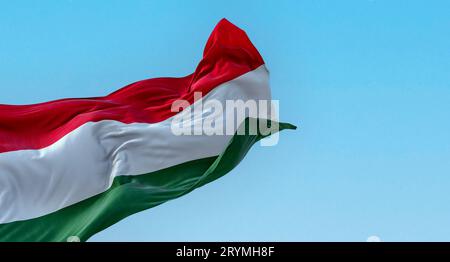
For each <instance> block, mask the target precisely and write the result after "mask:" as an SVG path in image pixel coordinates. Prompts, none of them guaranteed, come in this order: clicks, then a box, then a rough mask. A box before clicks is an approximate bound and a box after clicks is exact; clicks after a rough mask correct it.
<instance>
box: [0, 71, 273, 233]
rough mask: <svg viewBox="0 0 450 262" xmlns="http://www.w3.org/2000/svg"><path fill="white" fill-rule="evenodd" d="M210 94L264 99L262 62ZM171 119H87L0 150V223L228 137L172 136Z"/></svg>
mask: <svg viewBox="0 0 450 262" xmlns="http://www.w3.org/2000/svg"><path fill="white" fill-rule="evenodd" d="M212 99H216V100H218V101H221V103H222V104H223V105H224V104H225V101H226V100H230V99H233V100H234V99H242V100H249V99H255V100H259V99H265V100H267V99H270V89H269V84H268V73H267V70H266V68H265V67H264V65H263V66H260V67H259V68H257V69H255V70H254V71H251V72H249V73H247V74H245V75H242V76H240V77H238V78H236V79H233V80H231V81H229V82H227V83H225V84H222V85H220V86H218V87H216V88H215V89H214V90H212V91H211V92H210V93H209V94H208V95H206V96H205V97H203V101H202V102H203V103H206V101H208V100H212ZM198 102H199V101H197V102H196V103H198ZM194 105H195V104H194ZM184 112H186V110H185V111H184ZM205 115H207V114H206V113H204V114H203V115H202V116H198V117H200V118H204V117H205ZM172 119H173V117H172V118H169V119H167V120H165V121H162V122H159V123H155V124H142V123H134V124H123V123H121V122H117V121H112V120H104V121H100V122H88V123H86V124H84V125H82V126H81V127H79V128H77V129H76V130H74V131H72V132H71V133H69V134H67V135H66V136H65V137H63V138H62V139H60V140H59V141H57V142H56V143H54V144H52V145H50V146H48V147H46V148H44V149H40V150H19V151H12V152H6V153H1V154H0V224H2V223H8V222H13V221H20V220H27V219H32V218H36V217H40V216H43V215H46V214H49V213H52V212H54V211H57V210H59V209H61V208H64V207H67V206H69V205H72V204H74V203H77V202H80V201H82V200H84V199H87V198H89V197H92V196H95V195H97V194H99V193H102V192H104V191H106V190H107V189H108V188H109V187H110V186H111V183H112V181H113V179H114V177H116V176H125V175H140V174H145V173H150V172H153V171H157V170H160V169H163V168H167V167H170V166H174V165H177V164H181V163H184V162H187V161H191V160H195V159H201V158H206V157H211V156H217V155H219V154H220V153H221V152H222V151H223V150H224V149H225V147H226V146H227V144H228V142H229V140H230V136H216V135H214V136H206V135H202V136H175V135H173V134H172V132H171V130H170V128H171V127H170V124H171V120H172Z"/></svg>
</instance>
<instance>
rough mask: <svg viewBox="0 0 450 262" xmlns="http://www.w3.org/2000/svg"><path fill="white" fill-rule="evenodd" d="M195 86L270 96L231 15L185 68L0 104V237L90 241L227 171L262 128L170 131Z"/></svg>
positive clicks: (230, 95) (210, 95) (208, 93)
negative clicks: (87, 92)
mask: <svg viewBox="0 0 450 262" xmlns="http://www.w3.org/2000/svg"><path fill="white" fill-rule="evenodd" d="M195 92H202V94H203V97H202V98H201V99H202V102H203V103H206V102H208V101H209V100H212V99H215V100H217V101H221V102H223V103H225V101H226V100H229V99H242V100H248V99H253V100H262V99H270V89H269V83H268V71H267V69H266V67H265V65H264V61H263V59H262V57H261V56H260V54H259V53H258V51H257V50H256V49H255V47H254V46H253V45H252V43H251V42H250V40H249V39H248V37H247V35H246V34H245V32H244V31H242V30H241V29H239V28H237V27H236V26H234V25H233V24H231V23H230V22H228V21H227V20H222V21H220V22H219V24H218V25H217V26H216V27H215V29H214V31H213V32H212V34H211V36H210V38H209V39H208V41H207V44H206V47H205V50H204V54H203V59H202V60H201V62H200V63H199V65H198V67H197V68H196V70H195V72H194V73H193V74H191V75H189V76H186V77H182V78H154V79H148V80H143V81H139V82H136V83H133V84H130V85H128V86H126V87H124V88H122V89H120V90H118V91H116V92H114V93H112V94H109V95H107V96H105V97H93V98H75V99H62V100H56V101H51V102H46V103H40V104H34V105H0V241H71V240H74V239H79V240H81V241H86V240H87V239H88V238H89V237H91V236H92V235H94V234H95V233H97V232H99V231H101V230H103V229H105V228H107V227H109V226H111V225H113V224H114V223H116V222H118V221H119V220H121V219H123V218H125V217H127V216H129V215H131V214H134V213H136V212H139V211H142V210H145V209H148V208H151V207H154V206H156V205H159V204H162V203H164V202H166V201H168V200H171V199H174V198H177V197H180V196H182V195H184V194H186V193H188V192H190V191H192V190H194V189H195V188H198V187H200V186H202V185H204V184H206V183H209V182H211V181H213V180H215V179H217V178H219V177H221V176H223V175H224V174H226V173H227V172H229V171H230V170H231V169H233V168H234V167H235V166H236V165H237V164H238V163H239V162H240V161H241V160H242V159H243V157H244V156H245V154H246V153H247V152H248V150H249V149H250V147H251V146H252V145H253V144H254V143H255V142H257V141H258V140H259V139H261V138H263V137H264V136H266V135H263V134H261V133H257V134H255V135H250V134H245V135H237V134H234V135H205V134H203V135H192V136H190V135H174V134H173V132H171V121H172V120H173V119H174V117H176V116H177V115H179V114H181V113H183V112H184V111H185V110H186V109H185V110H183V111H182V112H173V110H172V104H173V102H174V101H176V100H179V99H183V100H186V101H188V102H189V103H190V106H193V105H194V104H195V103H198V101H195V100H194V93H195ZM202 116H203V115H202V114H201V115H200V116H199V117H200V118H201V117H202ZM249 119H250V118H247V119H246V120H245V122H248V121H249ZM194 122H195V121H193V122H192V123H191V124H192V125H194ZM245 122H244V123H242V124H245ZM237 128H238V127H237V126H236V130H237ZM293 128H295V127H294V126H292V125H290V124H284V123H280V125H279V130H282V129H293Z"/></svg>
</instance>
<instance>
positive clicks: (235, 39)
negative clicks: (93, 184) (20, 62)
mask: <svg viewBox="0 0 450 262" xmlns="http://www.w3.org/2000/svg"><path fill="white" fill-rule="evenodd" d="M262 64H264V61H263V59H262V57H261V56H260V54H259V53H258V51H257V50H256V48H255V47H254V46H253V45H252V43H251V42H250V40H249V39H248V37H247V35H246V34H245V32H244V31H242V30H241V29H239V28H237V27H236V26H234V25H233V24H231V23H230V22H228V21H227V20H225V19H223V20H221V21H220V22H219V24H218V25H217V26H216V27H215V28H214V31H213V32H212V34H211V36H210V37H209V39H208V42H207V44H206V47H205V50H204V53H203V59H202V61H201V62H200V63H199V65H198V67H197V69H196V70H195V72H194V73H193V74H191V75H189V76H186V77H182V78H154V79H148V80H143V81H139V82H136V83H133V84H131V85H128V86H126V87H124V88H122V89H120V90H118V91H116V92H114V93H112V94H110V95H108V96H105V97H94V98H75V99H63V100H56V101H51V102H46V103H41V104H35V105H0V153H2V152H7V151H14V150H22V149H40V148H44V147H47V146H49V145H51V144H53V143H55V142H56V141H58V140H59V139H60V138H62V137H63V136H65V135H66V134H68V133H70V132H71V131H73V130H74V129H76V128H78V127H80V126H81V125H83V124H85V123H87V122H97V121H101V120H116V121H120V122H123V123H135V122H139V123H156V122H160V121H163V120H165V119H167V118H169V117H171V116H173V115H174V114H175V113H173V112H171V110H170V108H171V106H172V102H173V101H174V100H177V99H185V100H187V101H190V103H192V102H193V100H194V98H193V95H194V92H196V91H199V92H202V93H203V95H205V94H207V93H208V92H209V91H211V90H212V89H214V88H215V87H216V86H218V85H220V84H222V83H224V82H227V81H230V80H232V79H234V78H236V77H238V76H240V75H243V74H245V73H247V72H250V71H252V70H254V69H256V68H257V67H259V66H260V65H262Z"/></svg>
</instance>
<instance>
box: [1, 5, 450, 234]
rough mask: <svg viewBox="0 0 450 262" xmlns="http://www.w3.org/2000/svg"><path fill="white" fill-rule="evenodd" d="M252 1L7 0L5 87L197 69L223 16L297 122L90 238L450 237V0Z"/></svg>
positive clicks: (58, 90) (34, 93) (92, 85)
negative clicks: (197, 183) (262, 64)
mask: <svg viewBox="0 0 450 262" xmlns="http://www.w3.org/2000/svg"><path fill="white" fill-rule="evenodd" d="M243 2H244V1H229V0H227V1H214V3H213V1H181V0H180V1H144V0H142V1H137V0H130V1H118V0H108V1H106V0H103V1H101V0H95V1H87V0H86V1H76V0H73V1H57V0H53V1H50V0H49V1H39V2H38V1H31V0H29V1H3V2H2V5H1V8H0V103H3V104H28V103H36V102H42V101H47V100H53V99H58V98H64V97H85V96H101V95H105V94H107V93H109V92H112V91H114V90H116V89H118V88H120V87H122V86H124V85H126V84H128V83H131V82H134V81H136V80H140V79H145V78H151V77H159V76H183V75H187V74H189V73H191V72H192V71H193V70H194V69H195V67H196V64H197V63H198V61H199V60H200V58H201V54H202V50H203V46H204V44H205V42H206V39H207V37H208V35H209V33H210V32H211V30H212V29H213V27H214V26H215V24H216V23H217V22H218V21H219V20H220V19H221V18H223V17H225V18H227V19H229V20H230V21H231V22H233V23H235V24H236V25H238V26H240V27H241V28H243V29H244V30H246V32H247V33H248V34H249V36H250V38H251V40H252V41H253V43H254V44H255V45H256V47H257V48H258V49H259V50H260V52H261V54H262V55H263V57H264V59H265V61H266V63H267V65H268V67H269V69H270V71H271V84H272V91H273V96H274V98H275V99H278V100H280V106H281V119H282V120H284V121H287V122H291V123H294V124H297V125H298V126H299V129H298V130H297V131H294V132H292V131H286V132H284V133H283V134H282V135H281V138H280V143H279V145H278V146H276V147H269V148H267V147H260V146H255V147H254V148H253V149H252V150H251V152H250V153H249V155H248V156H247V157H246V159H245V160H244V161H243V162H242V163H241V164H240V165H239V166H238V167H237V168H236V169H235V170H233V171H232V172H231V173H230V174H228V175H227V176H225V177H223V178H221V179H220V180H218V181H215V182H214V183H211V184H209V185H207V186H204V187H202V188H200V189H198V190H196V191H195V192H192V193H190V194H189V195H186V196H184V197H182V198H179V199H176V200H174V201H170V202H168V203H165V204H163V205H161V206H158V207H156V208H153V209H150V210H147V211H144V212H141V213H139V214H136V215H134V216H131V217H129V218H127V219H125V220H123V221H121V222H120V223H118V224H116V225H114V226H112V227H111V228H109V229H107V230H105V231H103V232H101V233H99V234H98V235H96V236H94V237H93V238H92V239H91V240H92V241H365V240H366V239H367V237H369V236H371V235H377V236H379V237H380V238H381V239H382V240H384V241H450V206H449V204H448V203H449V202H450V165H449V164H450V121H449V114H450V16H449V15H448V14H449V13H450V2H449V1H445V0H442V1H437V0H434V1H433V0H430V1H425V0H423V1H419V0H353V1H351V0H343V1H332V0H328V1H325V0H314V1H313V0H308V1H307V0H303V1H302V0H300V1H261V0H260V1H245V3H243Z"/></svg>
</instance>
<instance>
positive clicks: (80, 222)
mask: <svg viewBox="0 0 450 262" xmlns="http://www.w3.org/2000/svg"><path fill="white" fill-rule="evenodd" d="M249 121H250V119H246V125H245V127H246V129H247V131H248V123H249ZM295 128H296V127H295V126H293V125H291V124H287V123H280V125H279V130H283V129H295ZM263 137H265V136H264V135H261V133H259V134H258V135H248V133H246V135H235V136H233V138H232V139H231V141H230V144H229V145H228V146H227V148H226V149H225V151H224V152H223V153H222V154H220V155H219V156H217V157H209V158H204V159H199V160H194V161H190V162H186V163H183V164H180V165H177V166H173V167H170V168H166V169H163V170H160V171H156V172H152V173H149V174H143V175H138V176H119V177H116V178H115V179H114V181H113V184H112V186H111V187H110V188H109V189H108V190H107V191H105V192H103V193H101V194H98V195H96V196H93V197H91V198H88V199H86V200H83V201H81V202H78V203H76V204H74V205H71V206H68V207H66V208H63V209H61V210H58V211H56V212H53V213H51V214H48V215H45V216H42V217H38V218H34V219H30V220H24V221H16V222H11V223H7V224H2V225H0V241H26V242H28V241H67V238H68V237H70V236H77V237H79V238H80V240H81V241H86V240H87V239H89V238H90V237H91V236H92V235H94V234H95V233H97V232H100V231H101V230H103V229H105V228H107V227H109V226H111V225H113V224H114V223H116V222H118V221H120V220H122V219H124V218H125V217H127V216H130V215H132V214H134V213H137V212H140V211H142V210H145V209H148V208H151V207H154V206H157V205H159V204H162V203H164V202H166V201H168V200H171V199H174V198H177V197H180V196H182V195H184V194H187V193H189V192H190V191H192V190H194V189H195V188H198V187H200V186H202V185H205V184H207V183H209V182H211V181H213V180H215V179H217V178H219V177H221V176H223V175H225V174H226V173H228V172H229V171H230V170H231V169H233V168H234V167H235V166H236V165H237V164H238V163H239V162H240V161H241V160H242V159H243V158H244V156H245V155H246V154H247V152H248V151H249V150H250V148H251V146H252V145H253V144H254V143H256V142H257V141H258V140H260V139H261V138H263Z"/></svg>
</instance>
